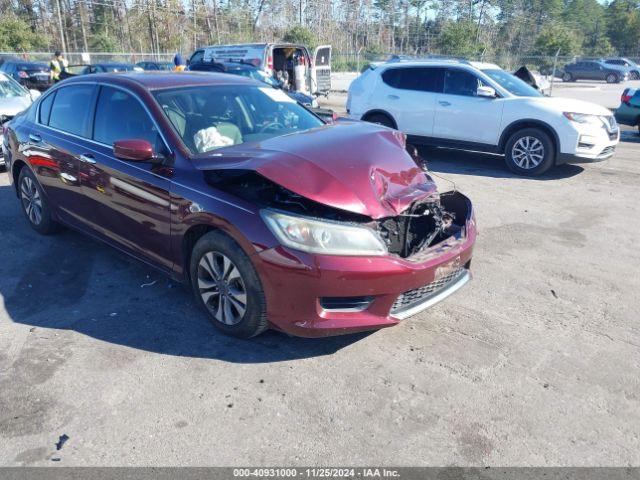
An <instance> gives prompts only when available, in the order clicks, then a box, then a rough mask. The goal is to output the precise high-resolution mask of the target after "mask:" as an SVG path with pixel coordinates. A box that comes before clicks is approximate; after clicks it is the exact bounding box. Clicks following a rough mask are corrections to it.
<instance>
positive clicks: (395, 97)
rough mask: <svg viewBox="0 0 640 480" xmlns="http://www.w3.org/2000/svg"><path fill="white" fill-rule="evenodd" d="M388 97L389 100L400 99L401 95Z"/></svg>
mask: <svg viewBox="0 0 640 480" xmlns="http://www.w3.org/2000/svg"><path fill="white" fill-rule="evenodd" d="M387 98H388V99H389V100H400V97H399V96H398V95H387Z"/></svg>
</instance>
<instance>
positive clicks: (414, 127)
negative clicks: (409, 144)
mask: <svg viewBox="0 0 640 480" xmlns="http://www.w3.org/2000/svg"><path fill="white" fill-rule="evenodd" d="M443 78H444V69H443V68H439V67H422V66H396V67H391V68H388V69H387V70H385V71H384V72H382V74H381V79H382V82H381V83H382V86H381V87H380V88H379V90H378V92H377V94H376V96H377V97H378V98H379V99H380V100H381V102H382V105H384V106H385V110H386V111H388V112H389V113H390V114H391V115H392V116H393V118H394V119H395V121H396V124H397V126H398V130H400V131H401V132H404V133H406V134H408V135H416V136H420V137H431V136H432V135H433V120H434V117H435V108H436V98H437V97H438V95H439V94H441V93H442V84H443Z"/></svg>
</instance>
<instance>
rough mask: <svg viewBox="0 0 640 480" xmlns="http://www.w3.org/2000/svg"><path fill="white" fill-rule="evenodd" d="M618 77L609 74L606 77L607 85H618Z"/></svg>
mask: <svg viewBox="0 0 640 480" xmlns="http://www.w3.org/2000/svg"><path fill="white" fill-rule="evenodd" d="M618 82H619V80H618V76H617V75H616V74H615V73H610V74H608V75H607V83H618Z"/></svg>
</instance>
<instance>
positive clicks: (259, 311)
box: [189, 231, 268, 338]
mask: <svg viewBox="0 0 640 480" xmlns="http://www.w3.org/2000/svg"><path fill="white" fill-rule="evenodd" d="M189 273H190V279H191V286H192V288H193V293H194V295H195V297H196V302H197V303H198V304H199V305H200V306H201V307H202V308H204V309H205V311H206V312H207V314H208V318H209V320H210V321H211V323H213V325H214V326H215V327H216V328H217V329H218V330H220V331H221V332H223V333H226V334H227V335H231V336H234V337H238V338H251V337H255V336H256V335H259V334H260V333H262V332H264V331H265V330H266V329H267V328H268V323H267V306H266V300H265V296H264V290H263V289H262V284H261V283H260V279H259V277H258V274H257V272H256V270H255V268H254V267H253V264H252V263H251V260H250V259H249V257H248V256H247V255H246V254H245V253H244V251H243V250H242V248H240V246H239V245H238V244H237V243H236V242H234V241H233V240H232V239H231V238H230V237H229V236H227V235H225V234H224V233H222V232H219V231H214V232H209V233H207V234H206V235H203V236H202V237H201V238H200V239H199V240H198V241H197V242H196V244H195V246H194V247H193V250H192V253H191V261H190V268H189Z"/></svg>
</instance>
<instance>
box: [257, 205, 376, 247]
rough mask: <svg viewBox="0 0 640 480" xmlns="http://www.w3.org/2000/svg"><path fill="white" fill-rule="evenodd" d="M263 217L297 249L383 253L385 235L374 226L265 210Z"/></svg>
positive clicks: (289, 245) (282, 237)
mask: <svg viewBox="0 0 640 480" xmlns="http://www.w3.org/2000/svg"><path fill="white" fill-rule="evenodd" d="M260 213H261V215H262V218H263V219H264V221H265V223H266V224H267V226H268V227H269V229H270V230H271V231H272V232H273V234H274V235H275V236H276V238H277V239H278V240H280V242H281V243H282V244H283V245H285V246H287V247H291V248H294V249H296V250H302V251H304V252H309V253H319V254H324V255H353V256H372V255H373V256H381V255H386V254H387V248H386V247H385V245H384V243H383V241H382V239H381V238H380V237H379V236H378V235H377V234H376V232H374V231H373V230H372V229H370V228H367V227H363V226H359V225H352V224H345V223H339V222H330V221H325V220H317V219H311V218H308V217H301V216H297V215H289V214H286V213H282V212H278V211H275V210H262V211H261V212H260Z"/></svg>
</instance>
